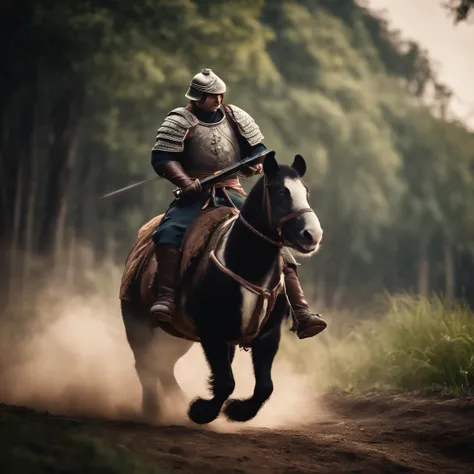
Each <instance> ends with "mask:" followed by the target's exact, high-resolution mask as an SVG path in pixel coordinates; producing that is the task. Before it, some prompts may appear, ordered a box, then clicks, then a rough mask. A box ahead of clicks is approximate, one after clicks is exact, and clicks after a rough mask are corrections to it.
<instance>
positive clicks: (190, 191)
mask: <svg viewBox="0 0 474 474" xmlns="http://www.w3.org/2000/svg"><path fill="white" fill-rule="evenodd" d="M200 192H202V187H201V183H200V181H199V179H193V178H190V183H189V184H187V185H186V186H184V188H181V196H182V197H183V198H187V197H190V196H192V195H195V194H199V193H200Z"/></svg>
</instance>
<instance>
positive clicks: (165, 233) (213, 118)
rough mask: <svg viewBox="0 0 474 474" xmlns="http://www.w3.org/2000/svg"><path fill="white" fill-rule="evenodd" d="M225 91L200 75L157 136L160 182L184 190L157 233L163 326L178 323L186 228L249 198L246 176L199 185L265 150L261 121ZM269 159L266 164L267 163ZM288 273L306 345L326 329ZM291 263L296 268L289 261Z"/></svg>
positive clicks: (155, 310)
mask: <svg viewBox="0 0 474 474" xmlns="http://www.w3.org/2000/svg"><path fill="white" fill-rule="evenodd" d="M225 92H226V84H225V83H224V81H223V80H222V79H221V78H220V77H219V76H217V75H216V74H215V73H214V72H213V71H212V70H211V69H208V68H205V69H203V70H202V71H201V72H200V73H199V74H196V75H195V76H194V77H193V79H192V81H191V83H190V85H189V88H188V91H187V93H186V94H185V96H186V98H188V99H189V100H190V103H189V104H188V105H187V106H186V107H178V108H176V109H174V110H172V111H171V112H169V114H168V115H167V116H166V118H165V120H164V122H163V124H162V125H161V127H160V128H159V129H158V132H157V136H156V143H155V146H154V147H153V150H152V153H151V163H152V166H153V168H154V170H155V171H156V173H157V174H158V175H159V176H162V177H164V178H166V179H167V180H168V181H170V182H171V183H173V184H174V185H175V186H177V187H179V188H181V189H182V195H181V197H180V199H179V200H176V201H174V202H173V203H172V204H171V205H170V207H169V209H168V210H167V212H166V214H165V216H164V217H163V219H162V220H161V222H160V224H159V225H158V227H157V229H156V230H155V232H154V233H153V241H154V243H155V253H156V258H157V260H158V261H159V262H160V265H159V267H160V268H159V271H158V273H157V298H156V301H155V303H154V305H153V306H152V307H151V309H150V311H151V313H152V315H153V316H154V317H155V318H156V320H158V321H164V322H171V321H172V318H173V316H174V313H175V310H176V305H175V294H176V291H177V286H178V283H179V281H178V276H179V265H180V260H181V243H182V240H183V236H184V233H185V231H186V229H187V227H188V226H189V225H190V224H191V223H192V222H193V221H194V220H195V219H196V218H197V216H198V215H199V213H200V211H201V210H202V209H204V208H206V207H207V206H232V205H234V206H235V207H237V208H238V209H241V208H242V205H243V203H244V198H245V192H244V190H243V188H242V186H241V184H240V181H239V176H238V175H234V176H231V177H229V178H225V179H224V180H223V181H222V182H220V183H219V184H218V185H217V186H216V187H213V188H212V190H208V191H205V190H203V189H202V188H201V185H200V181H199V180H200V179H202V178H204V177H206V176H209V175H211V174H214V173H216V172H217V171H219V170H221V169H223V168H226V167H227V166H230V165H232V164H234V163H237V162H238V161H240V160H242V159H243V158H246V157H247V156H252V155H256V154H258V153H260V152H264V151H265V150H266V147H265V145H264V144H263V143H262V140H263V135H262V133H261V132H260V129H259V127H258V125H257V124H256V123H255V121H254V119H253V118H252V117H251V116H250V115H249V114H248V113H247V112H245V111H244V110H242V109H241V108H239V107H237V106H235V105H230V104H229V105H224V104H223V102H222V101H223V98H224V93H225ZM262 160H263V158H262ZM261 172H262V165H261V164H258V165H255V166H247V167H246V168H244V169H242V171H241V173H240V174H241V175H242V176H244V177H249V176H252V175H254V174H259V173H261ZM285 260H286V265H285V268H284V274H285V283H286V291H287V294H288V299H289V301H290V303H291V306H292V309H293V315H294V318H295V319H296V322H297V327H296V332H297V335H298V337H299V338H300V339H304V338H307V337H311V336H314V335H316V334H318V333H320V332H321V331H323V330H324V329H325V328H326V322H325V321H324V320H323V319H322V318H321V317H320V316H319V315H318V314H315V313H312V312H311V311H310V310H309V307H308V303H307V301H306V299H305V296H304V294H303V290H302V288H301V286H300V283H299V280H298V277H297V272H296V262H295V261H294V260H293V259H292V258H291V257H290V256H288V257H287V258H285ZM290 260H291V261H290Z"/></svg>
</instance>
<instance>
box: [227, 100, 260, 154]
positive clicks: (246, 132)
mask: <svg viewBox="0 0 474 474" xmlns="http://www.w3.org/2000/svg"><path fill="white" fill-rule="evenodd" d="M227 107H228V109H230V112H231V114H232V117H233V118H234V120H235V122H236V124H237V126H238V127H239V131H240V133H241V134H242V136H243V137H244V138H245V139H246V140H247V141H248V143H249V145H250V146H255V145H258V144H259V143H260V142H261V141H262V140H263V138H264V137H263V135H262V132H261V131H260V128H259V126H258V125H257V124H256V123H255V120H254V119H253V118H252V117H251V116H250V115H249V114H248V113H247V112H245V110H242V109H241V108H240V107H237V106H236V105H231V104H229V105H227Z"/></svg>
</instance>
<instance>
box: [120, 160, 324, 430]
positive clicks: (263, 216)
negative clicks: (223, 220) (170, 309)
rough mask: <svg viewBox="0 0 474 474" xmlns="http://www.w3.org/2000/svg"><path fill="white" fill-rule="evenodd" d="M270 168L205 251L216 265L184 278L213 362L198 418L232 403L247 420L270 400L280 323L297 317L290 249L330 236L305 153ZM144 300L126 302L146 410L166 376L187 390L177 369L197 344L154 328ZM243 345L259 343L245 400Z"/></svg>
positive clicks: (194, 414)
mask: <svg viewBox="0 0 474 474" xmlns="http://www.w3.org/2000/svg"><path fill="white" fill-rule="evenodd" d="M263 170H264V175H263V176H262V177H261V178H260V179H259V180H258V181H257V183H256V184H255V186H254V187H253V188H252V190H251V191H250V193H249V195H248V196H247V198H246V200H245V204H244V206H243V208H242V209H241V212H240V213H239V215H238V217H237V218H235V219H234V220H233V221H232V222H231V223H230V224H229V225H228V227H227V228H226V229H224V230H223V231H222V232H221V233H220V235H219V237H218V239H217V242H215V246H214V250H212V251H210V252H209V253H208V255H205V256H204V257H203V258H206V262H207V263H206V264H205V265H204V266H203V267H202V268H201V269H200V270H199V264H198V266H197V267H196V268H194V269H193V271H194V273H196V272H198V273H199V278H197V279H196V278H194V283H193V284H191V283H190V282H187V281H186V279H185V280H183V285H182V288H181V298H180V303H179V311H180V312H181V313H182V314H185V315H186V317H188V318H190V319H191V320H192V321H193V323H194V325H195V328H196V332H197V335H198V337H199V341H200V343H201V345H202V348H203V350H204V354H205V356H206V359H207V361H208V364H209V366H210V369H211V377H210V387H211V391H212V394H213V397H212V398H211V399H208V400H206V399H203V398H197V399H195V400H194V401H193V402H192V403H191V405H190V408H189V412H188V414H189V417H190V418H191V420H193V421H194V422H195V423H199V424H205V423H209V422H211V421H213V420H215V419H216V418H217V417H218V415H219V413H220V411H221V410H222V407H223V405H224V403H226V401H227V404H226V406H225V407H224V413H225V415H226V416H227V417H228V418H229V419H231V420H235V421H248V420H250V419H252V418H253V417H255V415H256V414H257V413H258V411H259V410H260V408H261V407H262V405H263V404H264V403H265V402H266V401H267V400H268V399H269V397H270V395H271V394H272V392H273V382H272V377H271V369H272V365H273V360H274V358H275V355H276V353H277V351H278V347H279V343H280V331H281V324H282V322H283V321H284V319H285V317H286V316H287V315H288V314H289V305H288V301H287V298H286V295H285V291H284V284H283V278H282V265H283V264H284V262H283V259H282V248H283V246H286V247H291V248H293V249H294V250H295V251H296V253H297V254H299V255H303V256H310V255H312V254H314V253H315V252H316V251H317V250H318V248H319V244H320V241H321V238H322V229H321V225H320V222H319V219H318V218H317V216H316V214H315V213H314V212H313V210H312V209H311V208H310V206H309V204H308V189H307V187H306V186H305V184H304V182H303V181H302V178H303V176H304V175H305V173H306V163H305V160H304V158H303V157H302V156H300V155H296V156H295V159H294V161H293V164H292V165H291V166H285V165H279V164H278V163H277V161H276V159H275V154H274V153H273V152H271V153H269V154H268V155H267V156H266V158H265V161H264V165H263ZM139 306H140V302H139V301H137V302H129V301H122V314H123V318H124V323H125V327H126V331H127V337H128V340H129V343H130V345H131V348H132V350H133V352H134V355H135V360H136V369H137V373H138V375H139V378H140V381H141V383H142V388H143V410H144V411H145V412H148V413H151V414H156V413H157V411H158V409H159V405H158V398H157V395H158V393H157V388H156V382H157V379H159V380H160V382H161V384H162V386H163V389H164V390H168V391H175V392H179V391H180V388H179V385H178V384H177V382H176V379H175V377H174V374H173V370H174V366H175V364H176V362H177V361H178V360H179V359H180V358H181V357H182V356H183V355H184V354H185V353H186V352H187V351H188V350H189V349H190V348H191V346H192V344H193V342H192V341H188V340H185V339H179V338H173V337H172V336H170V335H168V334H166V333H165V332H164V331H162V330H161V329H158V328H155V329H153V328H151V326H150V322H149V321H150V319H151V318H150V316H149V315H146V312H147V308H146V304H142V307H141V308H140V307H139ZM236 344H241V345H244V346H247V347H249V348H250V349H251V353H252V361H253V366H254V374H255V389H254V393H253V395H252V396H251V397H250V398H248V399H244V400H237V399H231V400H228V398H229V396H230V395H231V394H232V392H233V391H234V387H235V382H234V377H233V373H232V361H233V358H234V353H235V345H236ZM160 348H162V349H160ZM165 361H166V362H165Z"/></svg>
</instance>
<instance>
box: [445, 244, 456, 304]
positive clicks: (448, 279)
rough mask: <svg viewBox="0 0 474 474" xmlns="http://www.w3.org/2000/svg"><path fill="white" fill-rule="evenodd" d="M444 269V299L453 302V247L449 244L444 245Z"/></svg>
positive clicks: (454, 282)
mask: <svg viewBox="0 0 474 474" xmlns="http://www.w3.org/2000/svg"><path fill="white" fill-rule="evenodd" d="M443 250H444V268H445V289H444V291H445V297H446V299H447V300H448V301H452V300H454V289H455V284H456V281H455V272H454V255H453V247H452V245H451V244H450V243H449V242H445V243H444V248H443Z"/></svg>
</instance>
